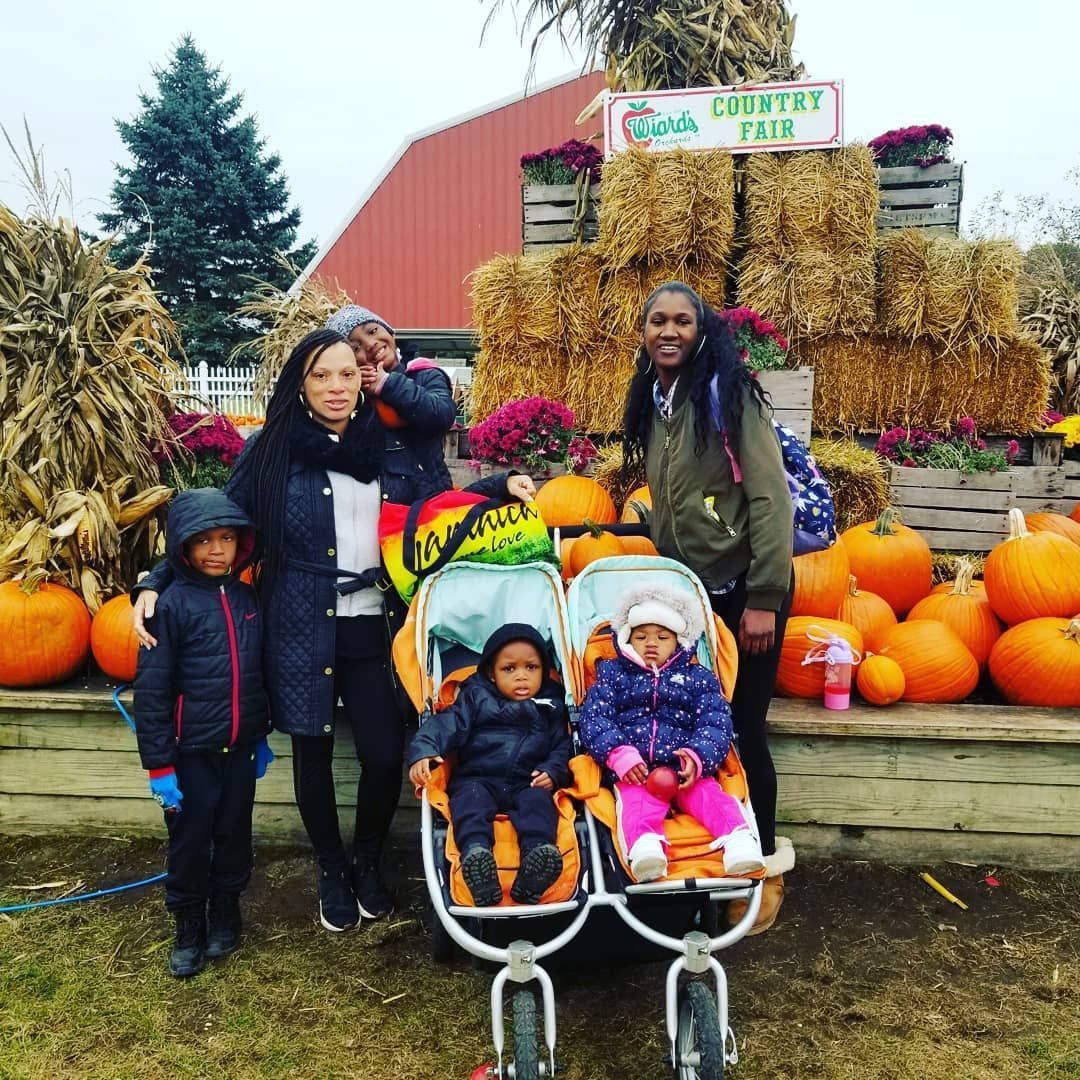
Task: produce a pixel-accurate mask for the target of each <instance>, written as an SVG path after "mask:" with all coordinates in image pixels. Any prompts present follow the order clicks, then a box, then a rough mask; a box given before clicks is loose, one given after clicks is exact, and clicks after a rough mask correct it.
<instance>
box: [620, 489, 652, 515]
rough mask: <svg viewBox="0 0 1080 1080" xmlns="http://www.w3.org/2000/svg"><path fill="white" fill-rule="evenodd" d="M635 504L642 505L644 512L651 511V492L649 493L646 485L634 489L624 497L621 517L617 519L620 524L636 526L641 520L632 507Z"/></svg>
mask: <svg viewBox="0 0 1080 1080" xmlns="http://www.w3.org/2000/svg"><path fill="white" fill-rule="evenodd" d="M636 502H638V503H641V504H642V505H644V507H645V509H646V510H651V509H652V492H651V491H649V485H648V484H644V485H642V486H641V487H639V488H634V490H633V491H631V492H630V494H629V495H627V496H626V502H624V503H623V509H622V517H620V518H619V520H620V521H621V522H624V523H626V524H634V525H636V524H637V523H638V522H639V521H640V520H641V515H640V514H639V513H638V512H637V510H636V509H635V508H634V505H633V504H634V503H636Z"/></svg>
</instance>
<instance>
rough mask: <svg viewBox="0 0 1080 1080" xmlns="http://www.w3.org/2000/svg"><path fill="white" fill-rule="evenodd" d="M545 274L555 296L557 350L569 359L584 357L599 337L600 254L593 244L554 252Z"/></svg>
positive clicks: (578, 245)
mask: <svg viewBox="0 0 1080 1080" xmlns="http://www.w3.org/2000/svg"><path fill="white" fill-rule="evenodd" d="M548 270H549V273H550V274H551V281H552V287H553V289H554V293H555V311H556V318H557V320H558V324H559V347H560V348H561V349H562V351H563V352H564V353H566V354H567V356H569V357H577V356H586V355H588V354H589V353H590V352H591V351H592V350H593V349H594V348H595V347H596V341H597V339H598V338H599V337H600V336H601V325H600V278H601V272H602V270H603V262H602V260H601V257H600V253H599V252H598V251H596V245H595V244H575V245H574V246H572V247H568V248H564V249H562V250H561V251H559V252H557V253H556V254H555V256H554V257H553V258H552V259H551V261H550V263H549V264H548Z"/></svg>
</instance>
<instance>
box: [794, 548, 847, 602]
mask: <svg viewBox="0 0 1080 1080" xmlns="http://www.w3.org/2000/svg"><path fill="white" fill-rule="evenodd" d="M792 565H793V566H794V568H795V597H794V599H793V600H792V601H791V614H792V615H822V616H824V617H825V618H826V619H835V618H836V616H837V612H838V611H839V610H840V602H841V601H842V600H843V599H844V593H845V592H846V591H847V584H848V577H849V576H850V574H849V570H848V554H847V549H846V548H845V547H844V545H843V544H833V546H832V547H830V548H826V549H825V550H824V551H811V552H809V553H808V554H806V555H796V556H795V558H794V559H793V560H792Z"/></svg>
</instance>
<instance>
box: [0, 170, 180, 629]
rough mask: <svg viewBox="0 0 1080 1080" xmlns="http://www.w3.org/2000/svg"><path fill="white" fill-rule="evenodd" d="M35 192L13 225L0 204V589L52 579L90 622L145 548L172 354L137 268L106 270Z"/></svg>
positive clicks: (171, 330)
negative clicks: (32, 203)
mask: <svg viewBox="0 0 1080 1080" xmlns="http://www.w3.org/2000/svg"><path fill="white" fill-rule="evenodd" d="M31 154H32V158H31V160H33V162H34V165H35V167H36V166H37V165H38V164H39V161H38V159H37V157H36V156H35V155H33V150H31ZM20 164H22V163H21V162H20ZM27 175H29V174H27ZM34 175H35V176H39V173H38V172H37V170H36V168H35V173H34ZM36 194H37V195H38V196H39V203H40V204H41V207H42V209H41V210H39V211H38V212H37V214H36V215H35V214H34V213H31V214H30V215H29V216H27V217H26V218H25V219H21V218H19V217H17V216H16V215H15V214H14V213H13V212H12V211H11V210H9V209H8V208H7V207H6V206H4V205H3V204H0V580H6V579H8V578H11V577H25V578H30V579H35V578H40V577H43V576H47V577H51V578H54V579H57V580H61V581H63V582H65V583H66V584H68V585H70V586H71V587H72V588H73V589H75V590H76V591H77V592H81V593H82V595H83V597H84V599H85V600H86V602H87V604H88V605H89V607H90V608H91V610H92V611H93V610H96V609H97V607H98V605H99V604H100V602H101V601H102V600H104V599H107V598H108V597H109V596H111V595H113V594H115V593H118V592H123V591H126V590H127V589H128V588H130V587H131V585H132V584H133V583H134V581H135V577H136V574H137V573H138V571H139V570H142V569H144V568H145V567H146V566H147V565H148V564H149V562H150V557H151V554H152V553H153V551H154V548H155V545H156V541H157V537H158V533H159V527H160V524H161V522H160V520H159V511H160V509H161V507H162V506H163V504H164V503H165V501H166V500H167V499H168V498H169V496H170V494H171V490H170V489H169V488H167V487H164V486H162V484H161V482H160V477H159V473H158V468H157V465H156V464H155V462H154V458H153V457H152V456H151V452H150V444H151V442H152V441H154V440H168V439H171V436H170V435H169V433H168V428H167V426H166V423H165V412H166V411H171V404H170V399H169V388H170V386H174V385H176V386H179V385H181V384H182V383H183V376H182V374H181V372H180V369H179V368H178V367H177V366H176V364H175V363H174V361H173V359H172V354H173V352H174V351H175V350H177V349H178V347H179V342H178V339H177V336H176V328H175V326H174V325H173V322H172V320H171V319H170V317H169V314H168V312H166V311H165V309H164V308H163V307H162V306H161V304H160V302H159V301H158V298H157V296H156V295H155V293H154V290H153V287H152V285H151V282H150V272H149V268H148V267H147V266H146V264H145V263H144V262H143V261H142V260H140V261H139V262H138V263H136V264H135V266H133V267H131V268H130V269H127V270H121V269H119V268H117V267H115V266H113V265H112V264H111V263H110V262H109V248H110V245H111V240H99V241H94V242H92V243H86V242H85V241H84V240H83V239H82V237H81V236H80V234H79V231H78V229H77V228H76V227H75V226H74V225H72V224H71V223H70V222H67V221H65V220H63V219H59V218H57V219H53V217H52V216H51V214H50V212H49V210H50V205H49V197H48V194H47V193H46V192H44V190H43V189H39V190H38V191H37V192H36ZM52 206H55V203H53V204H52Z"/></svg>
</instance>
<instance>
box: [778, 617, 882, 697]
mask: <svg viewBox="0 0 1080 1080" xmlns="http://www.w3.org/2000/svg"><path fill="white" fill-rule="evenodd" d="M808 633H813V634H814V636H815V637H828V636H829V635H831V634H836V635H838V636H839V637H842V638H843V639H844V640H845V641H846V642H847V643H848V644H849V645H850V646H851V647H852V648H853V649H854V650H855V651H856V652H860V653H861V652H862V651H863V639H862V634H860V633H859V631H858V630H856V629H855V627H854V626H849V625H848V624H847V623H843V622H840V621H839V620H838V619H821V618H818V617H816V616H814V615H795V616H793V617H792V618H790V619H788V623H787V629H786V630H785V631H784V643H783V645H782V646H781V648H780V666H779V667H778V668H777V671H776V690H777V693H780V694H783V695H784V696H785V697H800V698H820V697H821V696H822V695H823V694H824V693H825V665H824V664H806V665H803V659H804V658H805V656H806V654H807V653H808V652H809V651H810V650H811V649H812V648H814V646H815V644H816V643H815V642H813V641H811V640H810V638H809V637H808V636H807V635H808Z"/></svg>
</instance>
